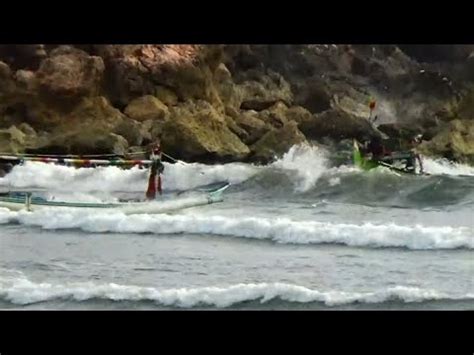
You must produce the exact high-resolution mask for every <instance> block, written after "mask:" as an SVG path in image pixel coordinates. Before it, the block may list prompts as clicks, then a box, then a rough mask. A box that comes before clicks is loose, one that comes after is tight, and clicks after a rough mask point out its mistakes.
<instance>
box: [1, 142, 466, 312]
mask: <svg viewBox="0 0 474 355" xmlns="http://www.w3.org/2000/svg"><path fill="white" fill-rule="evenodd" d="M165 166H166V167H165V175H164V178H163V185H164V188H165V193H166V195H167V196H168V198H172V197H173V196H174V194H176V193H177V192H181V191H185V190H192V189H194V188H196V187H198V186H201V185H205V184H209V183H213V182H218V181H223V180H227V181H230V182H231V183H232V185H231V187H230V188H229V189H228V190H227V191H226V193H225V195H224V196H225V199H224V201H223V202H221V203H217V204H212V205H207V206H201V207H193V208H187V209H183V210H178V211H174V212H172V213H161V214H137V215H125V214H123V213H121V212H118V211H106V210H104V211H99V212H90V211H87V210H73V209H71V210H69V209H65V210H64V209H52V210H43V211H36V212H26V211H19V212H13V211H9V210H7V209H3V208H0V308H3V309H12V308H13V309H334V310H338V309H474V254H473V249H474V218H473V217H474V168H473V167H469V166H465V165H460V164H453V163H450V162H448V161H444V160H433V159H428V158H425V170H426V171H427V172H430V173H431V174H432V175H431V176H404V175H403V176H401V175H399V174H395V173H393V172H391V171H388V170H386V169H383V168H381V169H375V170H372V171H370V172H362V171H359V170H357V169H355V168H354V167H351V166H350V164H347V165H339V166H334V164H333V163H332V159H331V153H330V152H328V151H326V150H324V149H323V148H320V147H319V148H318V147H310V146H297V147H293V148H292V149H291V150H290V151H289V152H288V153H287V154H286V155H285V156H283V157H282V158H281V159H280V160H278V161H276V162H275V163H272V164H269V165H266V166H255V165H251V164H243V163H231V164H224V165H203V164H186V163H178V164H166V165H165ZM146 183H147V171H146V170H140V169H138V168H134V169H130V170H122V169H119V168H116V167H102V168H96V169H87V168H80V169H75V168H71V167H64V166H55V165H47V164H42V163H26V164H25V165H22V166H17V167H15V168H14V170H13V171H12V172H11V173H10V174H9V175H7V176H6V177H5V178H2V179H0V186H1V185H6V186H16V187H20V188H26V187H42V188H46V189H48V193H47V195H48V196H47V197H50V198H51V197H52V196H54V198H56V199H58V200H60V199H62V200H74V201H88V202H96V201H114V200H116V199H117V198H119V197H123V196H127V197H130V196H132V197H141V196H142V195H143V192H144V190H145V189H146Z"/></svg>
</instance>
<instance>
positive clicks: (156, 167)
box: [146, 141, 165, 200]
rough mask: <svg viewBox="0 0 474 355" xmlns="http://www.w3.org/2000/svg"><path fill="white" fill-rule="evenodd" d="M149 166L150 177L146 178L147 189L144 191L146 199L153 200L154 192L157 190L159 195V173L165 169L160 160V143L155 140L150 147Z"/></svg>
mask: <svg viewBox="0 0 474 355" xmlns="http://www.w3.org/2000/svg"><path fill="white" fill-rule="evenodd" d="M150 160H151V167H150V177H149V178H148V189H147V191H146V198H147V200H154V199H155V198H156V192H157V191H158V192H159V194H160V195H161V193H162V189H161V174H162V173H163V171H164V170H165V167H164V165H163V163H162V162H161V144H160V141H157V142H156V143H155V144H154V145H153V146H152V147H151V154H150Z"/></svg>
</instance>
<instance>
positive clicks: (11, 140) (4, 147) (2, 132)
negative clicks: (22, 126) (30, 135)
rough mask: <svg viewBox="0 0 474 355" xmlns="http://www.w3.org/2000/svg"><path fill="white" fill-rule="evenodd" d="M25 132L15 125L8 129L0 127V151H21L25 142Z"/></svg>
mask: <svg viewBox="0 0 474 355" xmlns="http://www.w3.org/2000/svg"><path fill="white" fill-rule="evenodd" d="M26 137H27V136H26V134H25V133H24V132H22V131H21V130H19V129H18V128H17V127H15V126H11V127H10V128H8V129H0V152H2V153H13V154H18V153H22V152H23V151H24V150H25V145H26V143H27V140H26Z"/></svg>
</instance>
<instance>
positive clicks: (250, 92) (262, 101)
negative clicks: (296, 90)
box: [239, 72, 293, 111]
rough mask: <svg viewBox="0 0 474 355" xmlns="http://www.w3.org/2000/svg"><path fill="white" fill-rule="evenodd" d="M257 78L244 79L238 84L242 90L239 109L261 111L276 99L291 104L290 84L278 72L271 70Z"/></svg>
mask: <svg viewBox="0 0 474 355" xmlns="http://www.w3.org/2000/svg"><path fill="white" fill-rule="evenodd" d="M258 79H259V81H256V80H254V81H245V82H243V83H242V84H240V85H239V87H240V89H241V91H242V103H241V105H240V108H241V109H244V110H255V111H262V110H265V109H267V108H269V107H271V106H273V105H274V104H275V103H277V102H278V101H282V102H284V103H286V104H287V105H291V103H292V102H293V94H292V92H291V88H290V85H289V84H288V82H286V80H285V79H283V77H282V76H281V75H280V74H277V73H274V72H272V73H271V74H269V75H263V76H260V77H258Z"/></svg>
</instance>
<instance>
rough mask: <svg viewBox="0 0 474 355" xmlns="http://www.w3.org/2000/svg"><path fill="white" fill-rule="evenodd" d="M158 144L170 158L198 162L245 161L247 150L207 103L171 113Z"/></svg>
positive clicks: (194, 103) (196, 103)
mask: <svg viewBox="0 0 474 355" xmlns="http://www.w3.org/2000/svg"><path fill="white" fill-rule="evenodd" d="M170 114H171V117H170V120H169V121H168V122H166V123H165V124H164V126H163V128H162V133H161V142H162V144H163V146H165V147H166V149H167V151H169V152H170V154H172V155H174V156H176V157H178V158H182V159H186V160H200V161H215V160H220V161H229V160H233V159H235V157H238V159H242V158H244V157H245V156H246V155H247V154H248V153H249V149H248V147H247V146H246V145H245V144H244V143H242V141H241V140H240V139H239V137H237V136H236V135H235V134H234V133H233V132H232V131H231V130H230V129H229V128H228V127H227V125H226V121H225V118H224V116H223V115H222V114H220V113H219V112H217V111H216V110H215V109H214V108H213V107H212V106H211V105H210V104H209V103H208V102H206V101H189V102H187V103H186V104H183V105H180V106H176V107H174V108H172V109H171V112H170Z"/></svg>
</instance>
